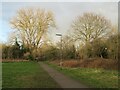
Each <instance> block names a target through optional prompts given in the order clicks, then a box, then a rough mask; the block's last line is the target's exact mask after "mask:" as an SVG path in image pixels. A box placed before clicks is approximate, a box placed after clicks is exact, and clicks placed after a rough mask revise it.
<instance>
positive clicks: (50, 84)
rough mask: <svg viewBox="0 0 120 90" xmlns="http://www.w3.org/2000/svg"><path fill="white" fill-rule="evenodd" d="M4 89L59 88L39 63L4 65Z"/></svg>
mask: <svg viewBox="0 0 120 90" xmlns="http://www.w3.org/2000/svg"><path fill="white" fill-rule="evenodd" d="M2 70H3V73H2V86H3V88H58V87H59V85H58V84H57V83H56V82H55V81H54V80H53V79H52V78H51V77H50V76H49V75H48V73H46V72H45V71H44V70H43V69H42V68H41V67H40V65H39V64H38V63H37V62H11V63H10V62H9V63H2Z"/></svg>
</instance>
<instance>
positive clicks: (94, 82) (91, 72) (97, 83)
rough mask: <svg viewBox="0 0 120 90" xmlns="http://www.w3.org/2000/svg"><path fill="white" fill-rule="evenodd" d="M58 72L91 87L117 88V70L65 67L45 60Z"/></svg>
mask: <svg viewBox="0 0 120 90" xmlns="http://www.w3.org/2000/svg"><path fill="white" fill-rule="evenodd" d="M47 64H48V65H49V66H51V67H53V68H55V69H57V70H58V71H59V72H62V73H63V74H65V75H67V76H69V77H71V78H73V79H75V80H77V81H79V82H81V83H83V84H85V85H88V86H89V87H92V88H118V72H117V71H110V70H103V69H93V68H65V67H62V69H61V67H59V66H56V65H53V64H50V63H48V62H47Z"/></svg>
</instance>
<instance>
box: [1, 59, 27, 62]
mask: <svg viewBox="0 0 120 90" xmlns="http://www.w3.org/2000/svg"><path fill="white" fill-rule="evenodd" d="M28 61H29V60H24V59H2V62H28Z"/></svg>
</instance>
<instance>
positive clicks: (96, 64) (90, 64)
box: [51, 58, 118, 70]
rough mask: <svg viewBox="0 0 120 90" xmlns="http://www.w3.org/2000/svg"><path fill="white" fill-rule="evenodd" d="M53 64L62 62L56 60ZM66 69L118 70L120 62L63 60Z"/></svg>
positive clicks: (99, 59)
mask: <svg viewBox="0 0 120 90" xmlns="http://www.w3.org/2000/svg"><path fill="white" fill-rule="evenodd" d="M51 63H53V64H56V65H59V63H60V61H58V60H55V61H52V62H51ZM63 66H64V67H71V68H76V67H85V68H103V69H110V70H118V61H117V60H111V59H101V58H94V59H87V60H79V61H78V60H63Z"/></svg>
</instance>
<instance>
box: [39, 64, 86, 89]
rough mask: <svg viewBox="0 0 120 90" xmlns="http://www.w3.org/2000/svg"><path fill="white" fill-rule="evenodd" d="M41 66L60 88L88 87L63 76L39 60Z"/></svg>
mask: <svg viewBox="0 0 120 90" xmlns="http://www.w3.org/2000/svg"><path fill="white" fill-rule="evenodd" d="M39 64H40V65H41V67H42V68H43V69H44V70H45V71H46V72H48V74H49V75H50V76H51V77H52V78H53V79H54V80H55V81H56V82H57V83H58V84H59V85H60V86H61V88H88V87H87V86H85V85H83V84H81V83H79V82H77V81H75V80H73V79H71V78H69V77H67V76H65V75H64V74H62V73H60V72H58V71H57V70H55V69H53V68H51V67H49V66H48V65H47V64H44V63H42V62H39Z"/></svg>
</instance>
